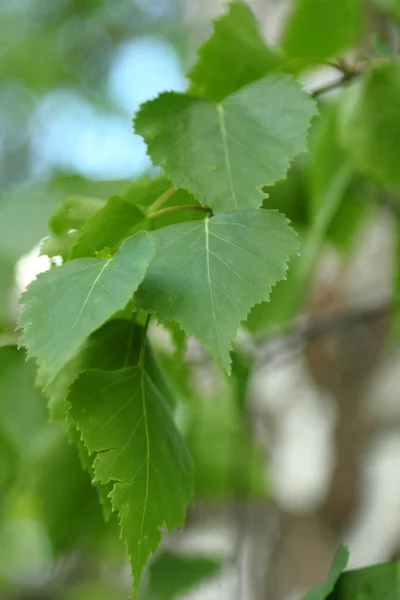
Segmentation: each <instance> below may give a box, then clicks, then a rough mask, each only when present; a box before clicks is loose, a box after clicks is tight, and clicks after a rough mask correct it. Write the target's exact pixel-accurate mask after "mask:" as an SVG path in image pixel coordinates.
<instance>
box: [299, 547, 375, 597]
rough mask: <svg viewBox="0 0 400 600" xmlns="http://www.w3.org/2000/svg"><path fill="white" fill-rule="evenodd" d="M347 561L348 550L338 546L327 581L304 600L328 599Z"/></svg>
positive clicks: (309, 593)
mask: <svg viewBox="0 0 400 600" xmlns="http://www.w3.org/2000/svg"><path fill="white" fill-rule="evenodd" d="M348 561H349V551H348V549H347V548H346V547H345V546H340V548H339V550H338V551H337V552H336V555H335V558H334V559H333V564H332V567H331V571H330V573H329V576H328V579H327V580H326V582H325V583H323V584H322V585H319V586H318V587H316V588H314V589H313V590H311V591H310V592H308V594H306V595H305V596H304V600H325V598H328V596H329V594H330V593H331V592H332V591H333V589H334V587H335V585H336V583H337V580H338V579H339V577H340V575H341V573H342V571H343V570H344V569H345V568H346V566H347V563H348ZM329 597H330V596H329ZM353 598H354V596H353ZM349 600H350V598H349ZM371 600H372V598H371Z"/></svg>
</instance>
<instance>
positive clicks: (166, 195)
mask: <svg viewBox="0 0 400 600" xmlns="http://www.w3.org/2000/svg"><path fill="white" fill-rule="evenodd" d="M177 191H178V188H177V187H175V186H174V185H173V186H171V187H170V188H168V189H167V190H166V191H165V192H164V193H163V194H161V196H159V197H158V198H157V200H155V201H154V202H153V204H151V205H150V206H149V208H148V210H147V214H150V213H153V212H155V211H157V210H158V209H159V208H161V207H162V206H163V205H164V204H165V203H166V202H168V200H169V199H170V198H172V196H173V195H174V194H175V193H176V192H177Z"/></svg>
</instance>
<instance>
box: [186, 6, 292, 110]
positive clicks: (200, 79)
mask: <svg viewBox="0 0 400 600" xmlns="http://www.w3.org/2000/svg"><path fill="white" fill-rule="evenodd" d="M198 54H199V58H198V61H197V63H196V64H195V65H194V66H193V68H192V70H191V71H190V73H189V75H188V78H189V80H190V81H191V86H190V88H189V93H190V94H194V95H196V96H203V97H205V98H208V99H209V100H213V101H214V102H220V101H221V100H222V99H223V98H226V96H229V95H230V94H232V93H233V92H235V91H236V90H238V89H239V88H241V87H244V86H245V85H248V84H249V83H252V82H253V81H256V80H257V79H261V77H264V76H265V75H267V73H269V71H272V70H273V69H275V68H276V67H278V66H279V65H281V64H282V62H283V58H282V57H280V56H279V55H278V54H276V53H275V52H273V51H272V50H270V48H268V46H267V45H266V43H265V41H264V38H263V35H262V32H261V31H260V27H259V25H258V23H257V20H256V18H255V17H254V15H253V13H252V11H251V9H250V8H249V7H248V6H247V4H244V3H242V2H232V3H231V4H229V6H228V10H227V12H226V13H225V14H224V15H222V16H220V17H218V18H216V19H215V20H214V31H213V33H212V35H211V37H210V38H209V39H208V40H207V41H206V42H205V43H204V44H203V45H202V46H201V47H200V49H199V51H198Z"/></svg>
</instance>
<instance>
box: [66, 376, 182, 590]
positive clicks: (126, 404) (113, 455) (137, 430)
mask: <svg viewBox="0 0 400 600" xmlns="http://www.w3.org/2000/svg"><path fill="white" fill-rule="evenodd" d="M69 401H70V404H71V412H72V416H73V418H74V419H75V420H76V421H77V423H78V427H79V429H80V431H81V432H82V438H83V439H84V441H85V443H86V445H87V447H88V449H89V452H90V453H92V452H98V453H99V454H97V456H96V458H95V461H94V471H95V478H96V480H97V481H98V482H100V483H102V484H107V483H109V482H114V483H115V485H114V488H113V491H112V492H111V494H110V496H111V500H112V504H113V508H114V510H118V511H119V520H120V524H121V530H122V535H123V537H124V539H125V541H126V545H127V549H128V553H129V555H130V558H131V564H132V575H133V578H134V589H135V590H136V589H137V586H138V583H139V579H140V575H141V572H142V570H143V568H144V566H145V564H146V561H147V559H148V557H149V556H150V554H152V553H153V552H154V551H155V550H156V548H157V546H158V544H159V543H160V539H161V533H160V529H161V528H162V527H163V526H164V525H165V526H166V527H167V529H168V530H169V531H171V530H172V529H173V528H174V527H176V526H178V525H182V524H183V520H184V516H185V509H186V506H187V504H188V503H189V502H190V500H191V498H192V485H193V483H192V478H193V475H192V463H191V459H190V456H189V454H188V451H187V449H186V447H185V445H184V443H183V441H182V439H181V436H180V434H179V432H178V430H177V429H176V427H175V425H174V423H173V421H172V418H171V415H170V409H169V406H168V403H167V401H166V399H165V398H164V397H163V395H162V394H161V392H160V391H159V388H158V387H157V386H156V385H155V383H154V381H153V380H152V379H151V377H150V375H149V373H147V372H146V370H145V369H143V368H140V367H133V368H128V369H122V370H118V371H108V372H105V371H86V372H85V373H83V374H82V375H81V376H80V377H79V378H78V379H77V380H76V381H75V383H74V384H73V385H72V388H71V392H70V395H69Z"/></svg>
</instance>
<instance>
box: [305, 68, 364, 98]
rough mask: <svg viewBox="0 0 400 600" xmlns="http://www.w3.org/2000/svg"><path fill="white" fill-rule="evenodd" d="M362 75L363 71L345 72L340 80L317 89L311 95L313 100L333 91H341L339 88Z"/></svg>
mask: <svg viewBox="0 0 400 600" xmlns="http://www.w3.org/2000/svg"><path fill="white" fill-rule="evenodd" d="M338 68H339V67H338ZM361 73H362V71H348V72H344V73H343V75H342V77H341V78H340V79H337V80H336V81H332V82H331V83H327V84H325V85H323V86H321V87H319V88H317V89H316V90H314V91H313V92H312V94H311V95H312V97H313V98H319V97H320V96H322V95H323V94H327V93H328V92H331V91H333V90H336V89H339V88H341V87H343V86H345V85H347V84H348V83H350V82H351V81H353V80H354V79H355V78H356V77H358V76H359V75H361Z"/></svg>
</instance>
